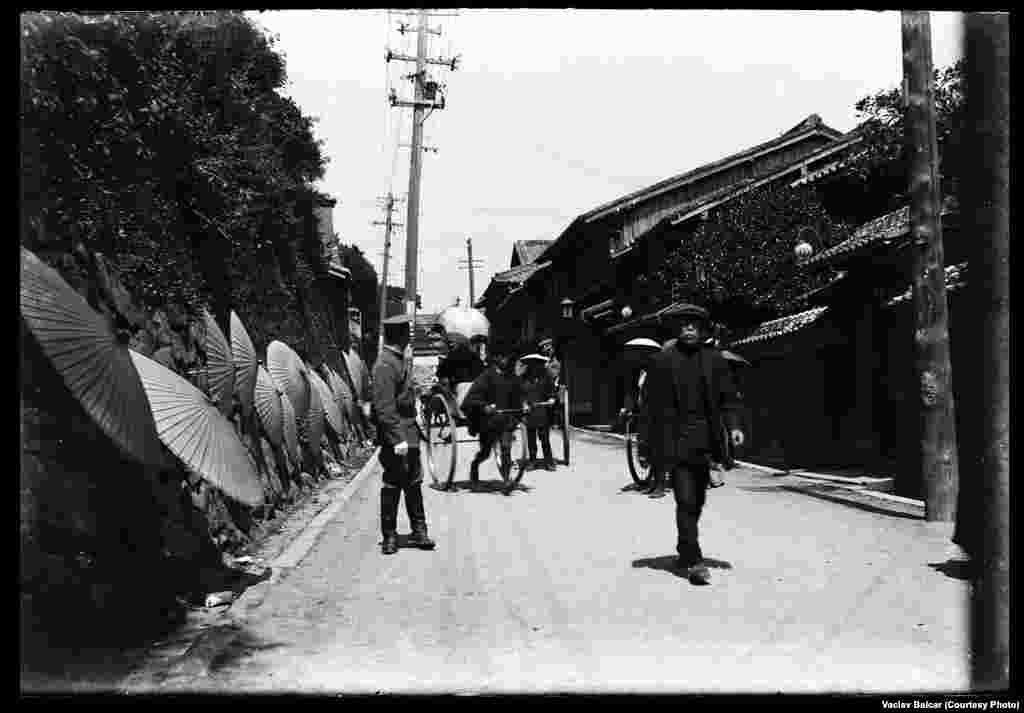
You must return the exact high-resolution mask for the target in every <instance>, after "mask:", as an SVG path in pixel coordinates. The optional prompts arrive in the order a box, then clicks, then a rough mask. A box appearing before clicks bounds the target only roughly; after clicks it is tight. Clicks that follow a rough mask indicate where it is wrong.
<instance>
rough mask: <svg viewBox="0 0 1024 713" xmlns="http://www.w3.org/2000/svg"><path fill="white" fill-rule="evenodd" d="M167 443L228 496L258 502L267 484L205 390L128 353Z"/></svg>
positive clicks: (243, 500)
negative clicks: (261, 480)
mask: <svg viewBox="0 0 1024 713" xmlns="http://www.w3.org/2000/svg"><path fill="white" fill-rule="evenodd" d="M130 354H131V358H132V361H133V362H134V363H135V368H136V369H137V370H138V372H139V377H140V378H141V379H142V386H143V388H144V389H145V391H146V397H147V398H148V399H149V407H150V409H151V410H152V412H153V419H154V421H155V422H156V430H157V433H158V434H159V436H160V440H161V441H163V442H164V445H165V446H167V448H168V449H169V450H170V451H171V452H172V453H174V455H176V456H178V458H180V459H181V460H182V461H183V462H184V463H185V464H186V465H187V466H189V467H190V468H192V470H194V471H195V472H197V473H198V474H199V475H200V476H201V477H202V478H203V479H204V480H206V481H207V482H209V483H210V484H211V485H213V486H214V487H216V488H217V489H219V490H221V491H222V492H224V493H225V494H226V495H228V496H229V497H232V498H234V499H235V500H238V501H239V502H242V503H245V504H246V505H252V506H257V505H261V504H262V503H263V486H262V484H261V483H260V477H259V475H258V474H257V473H256V470H255V469H254V468H253V465H252V461H251V460H250V459H249V453H248V452H247V451H246V449H245V446H244V445H242V442H241V441H240V440H239V439H238V434H237V433H235V427H234V426H233V425H232V424H231V422H230V421H228V419H227V418H226V417H225V416H224V415H223V414H222V413H221V412H220V411H219V410H218V409H217V406H216V405H215V404H214V403H213V400H212V399H210V398H209V397H208V396H206V394H204V393H203V392H202V391H200V390H199V389H197V388H196V387H194V386H193V385H192V384H190V383H188V381H186V380H185V379H183V378H181V377H180V376H178V375H177V374H175V373H174V372H173V371H171V370H170V369H168V368H167V367H165V366H163V365H161V364H158V363H157V362H155V361H153V360H152V359H150V358H148V357H144V356H142V355H141V354H139V353H138V352H135V351H132V352H130Z"/></svg>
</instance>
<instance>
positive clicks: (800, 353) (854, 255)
mask: <svg viewBox="0 0 1024 713" xmlns="http://www.w3.org/2000/svg"><path fill="white" fill-rule="evenodd" d="M942 224H943V239H944V243H945V254H946V264H947V268H946V276H947V280H946V284H947V303H948V306H949V327H950V347H951V360H952V367H953V388H954V398H955V399H956V402H957V419H958V421H962V420H963V419H965V418H969V417H970V416H969V414H970V413H976V409H977V408H978V405H977V404H975V403H972V397H971V388H970V383H971V380H972V378H973V376H972V369H971V363H972V355H971V346H970V344H969V343H967V342H966V340H965V339H958V338H957V329H956V326H957V324H958V323H960V322H962V321H963V320H966V319H969V316H968V315H967V314H965V310H966V308H967V305H966V304H965V303H964V302H963V301H962V299H961V296H962V294H963V293H962V291H961V290H960V288H961V287H962V286H963V285H964V283H965V280H966V275H967V265H966V256H967V246H966V245H965V242H964V241H965V240H966V238H965V236H963V234H962V232H961V231H960V229H959V227H960V225H959V214H958V212H957V210H956V206H955V205H954V204H953V203H951V202H947V203H946V204H945V206H944V208H943V211H942ZM909 248H910V222H909V212H908V209H907V208H906V207H904V208H902V209H900V210H897V211H894V212H892V213H889V214H886V215H884V216H881V217H879V218H877V219H875V220H872V221H870V222H869V223H867V224H865V225H863V226H861V227H860V228H859V229H857V231H855V233H854V235H853V236H852V237H851V238H849V239H848V240H846V241H844V242H842V243H840V244H838V245H835V246H833V247H832V248H830V249H828V250H824V251H822V252H821V253H819V254H817V255H814V256H812V257H811V258H809V259H807V260H805V261H803V263H802V267H803V269H806V270H825V269H829V270H838V271H839V272H838V277H837V278H836V279H835V280H833V281H832V282H831V283H830V284H828V285H826V286H825V287H823V288H821V289H819V290H818V291H816V292H815V293H812V294H810V295H808V296H807V297H806V299H807V302H808V307H809V308H808V309H807V310H805V311H802V312H800V313H797V314H793V315H790V316H787V317H784V318H782V319H777V320H773V321H771V322H766V323H765V324H762V325H760V326H759V327H758V328H757V329H755V330H754V331H753V332H752V333H750V334H749V335H746V336H745V337H743V338H741V339H738V340H736V341H734V342H733V343H732V344H730V345H729V348H730V349H732V350H733V351H736V352H738V353H739V354H741V355H742V356H744V357H745V358H746V359H747V360H749V361H750V362H751V367H749V368H748V369H746V373H745V374H744V377H743V378H744V390H745V403H746V410H747V416H748V420H749V424H750V428H749V430H750V433H749V434H748V435H749V438H748V443H747V445H746V447H745V450H744V453H745V456H746V457H747V458H748V459H750V460H753V461H754V462H758V463H763V464H766V465H774V466H780V467H790V468H819V469H851V468H852V469H854V470H857V471H860V472H863V473H868V474H878V475H887V476H892V477H894V478H895V482H896V492H897V493H898V494H901V495H906V496H909V497H921V496H922V483H921V482H920V479H919V470H920V467H919V462H920V458H919V442H920V438H919V431H918V428H919V425H918V424H919V401H918V389H917V386H916V384H917V379H916V375H915V370H914V315H913V312H912V304H911V300H910V283H911V281H912V274H911V255H910V252H909Z"/></svg>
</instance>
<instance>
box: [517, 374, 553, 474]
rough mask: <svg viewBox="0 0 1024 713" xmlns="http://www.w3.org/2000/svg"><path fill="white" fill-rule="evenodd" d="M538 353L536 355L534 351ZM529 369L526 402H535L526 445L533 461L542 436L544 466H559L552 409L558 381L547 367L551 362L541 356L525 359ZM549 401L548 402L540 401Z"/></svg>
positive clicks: (532, 405) (532, 407)
mask: <svg viewBox="0 0 1024 713" xmlns="http://www.w3.org/2000/svg"><path fill="white" fill-rule="evenodd" d="M534 356H536V355H534ZM524 363H525V364H526V373H525V374H524V377H523V391H524V393H525V396H526V402H527V403H528V404H529V405H530V406H531V408H530V414H529V415H528V416H527V417H526V446H527V449H528V451H529V453H530V462H531V463H536V461H537V439H538V438H540V447H541V451H542V452H543V453H544V464H543V467H544V470H554V469H555V457H554V456H553V455H552V454H551V434H550V431H549V429H550V426H551V409H552V407H551V406H550V405H547V404H545V402H550V401H552V400H553V399H554V398H555V382H554V380H553V379H552V378H551V374H550V373H549V372H548V370H547V364H546V363H545V362H543V361H540V360H538V359H530V360H525V361H524ZM537 404H545V405H537Z"/></svg>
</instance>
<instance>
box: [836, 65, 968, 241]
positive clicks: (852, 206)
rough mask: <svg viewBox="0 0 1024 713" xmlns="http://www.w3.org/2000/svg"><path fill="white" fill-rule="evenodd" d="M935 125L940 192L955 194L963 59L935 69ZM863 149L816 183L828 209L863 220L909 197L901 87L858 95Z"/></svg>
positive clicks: (960, 164)
mask: <svg viewBox="0 0 1024 713" xmlns="http://www.w3.org/2000/svg"><path fill="white" fill-rule="evenodd" d="M934 87H935V92H934V96H935V128H936V137H937V143H938V150H939V171H940V174H941V190H942V195H943V196H946V195H955V194H956V184H957V180H958V178H959V177H960V176H961V175H962V173H963V166H964V165H965V164H964V157H963V148H962V146H963V141H962V140H961V139H962V134H963V131H964V120H965V114H964V64H963V61H962V60H961V61H960V62H957V63H956V64H953V65H951V66H949V67H946V68H944V69H941V70H940V69H937V70H935V84H934ZM854 108H855V109H856V110H857V113H858V119H859V121H860V123H859V124H858V127H857V131H859V132H860V133H861V134H862V135H863V137H864V139H863V141H862V142H861V144H860V146H861V149H860V150H859V151H858V153H857V154H856V155H855V157H854V158H853V160H852V161H850V162H849V163H848V164H847V165H846V167H844V169H843V170H842V171H841V172H838V173H836V174H833V175H832V176H830V177H827V178H825V179H823V180H820V181H819V182H818V184H817V188H818V191H819V192H820V193H821V195H822V198H823V200H824V202H825V205H826V207H827V208H828V210H829V212H831V213H832V214H833V215H835V216H837V217H841V218H844V219H846V220H848V221H850V222H852V223H856V224H859V223H863V222H866V221H868V220H871V219H872V218H876V217H878V216H879V215H882V214H884V213H888V212H890V211H893V210H896V209H897V208H900V207H902V206H903V205H906V204H907V202H908V201H909V198H908V194H907V185H908V184H907V151H906V146H905V142H904V121H905V117H906V107H905V106H904V104H903V95H902V91H901V89H899V88H893V89H888V90H885V91H881V92H877V93H875V94H872V95H870V96H866V97H864V98H862V99H861V100H860V101H858V102H857V103H856V104H855V105H854Z"/></svg>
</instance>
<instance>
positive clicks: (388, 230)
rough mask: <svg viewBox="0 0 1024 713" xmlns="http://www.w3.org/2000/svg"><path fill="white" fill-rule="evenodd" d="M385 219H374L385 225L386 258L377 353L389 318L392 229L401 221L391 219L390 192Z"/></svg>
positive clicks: (385, 209) (377, 222) (386, 203)
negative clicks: (389, 262) (385, 322)
mask: <svg viewBox="0 0 1024 713" xmlns="http://www.w3.org/2000/svg"><path fill="white" fill-rule="evenodd" d="M384 211H385V215H384V220H382V221H381V220H375V221H373V224H374V225H383V226H384V260H383V264H382V266H381V271H380V324H379V325H378V326H379V331H380V334H379V335H378V336H377V353H378V354H380V353H381V351H382V350H383V349H384V320H385V319H386V318H387V316H388V315H387V308H388V270H389V269H390V268H389V266H388V260H389V258H390V255H391V231H392V230H393V229H394V228H396V227H400V226H401V225H402V224H401V223H395V222H394V221H393V220H391V214H392V213H394V211H395V196H394V195H393V194H392V193H390V192H388V194H387V196H385V197H384Z"/></svg>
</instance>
